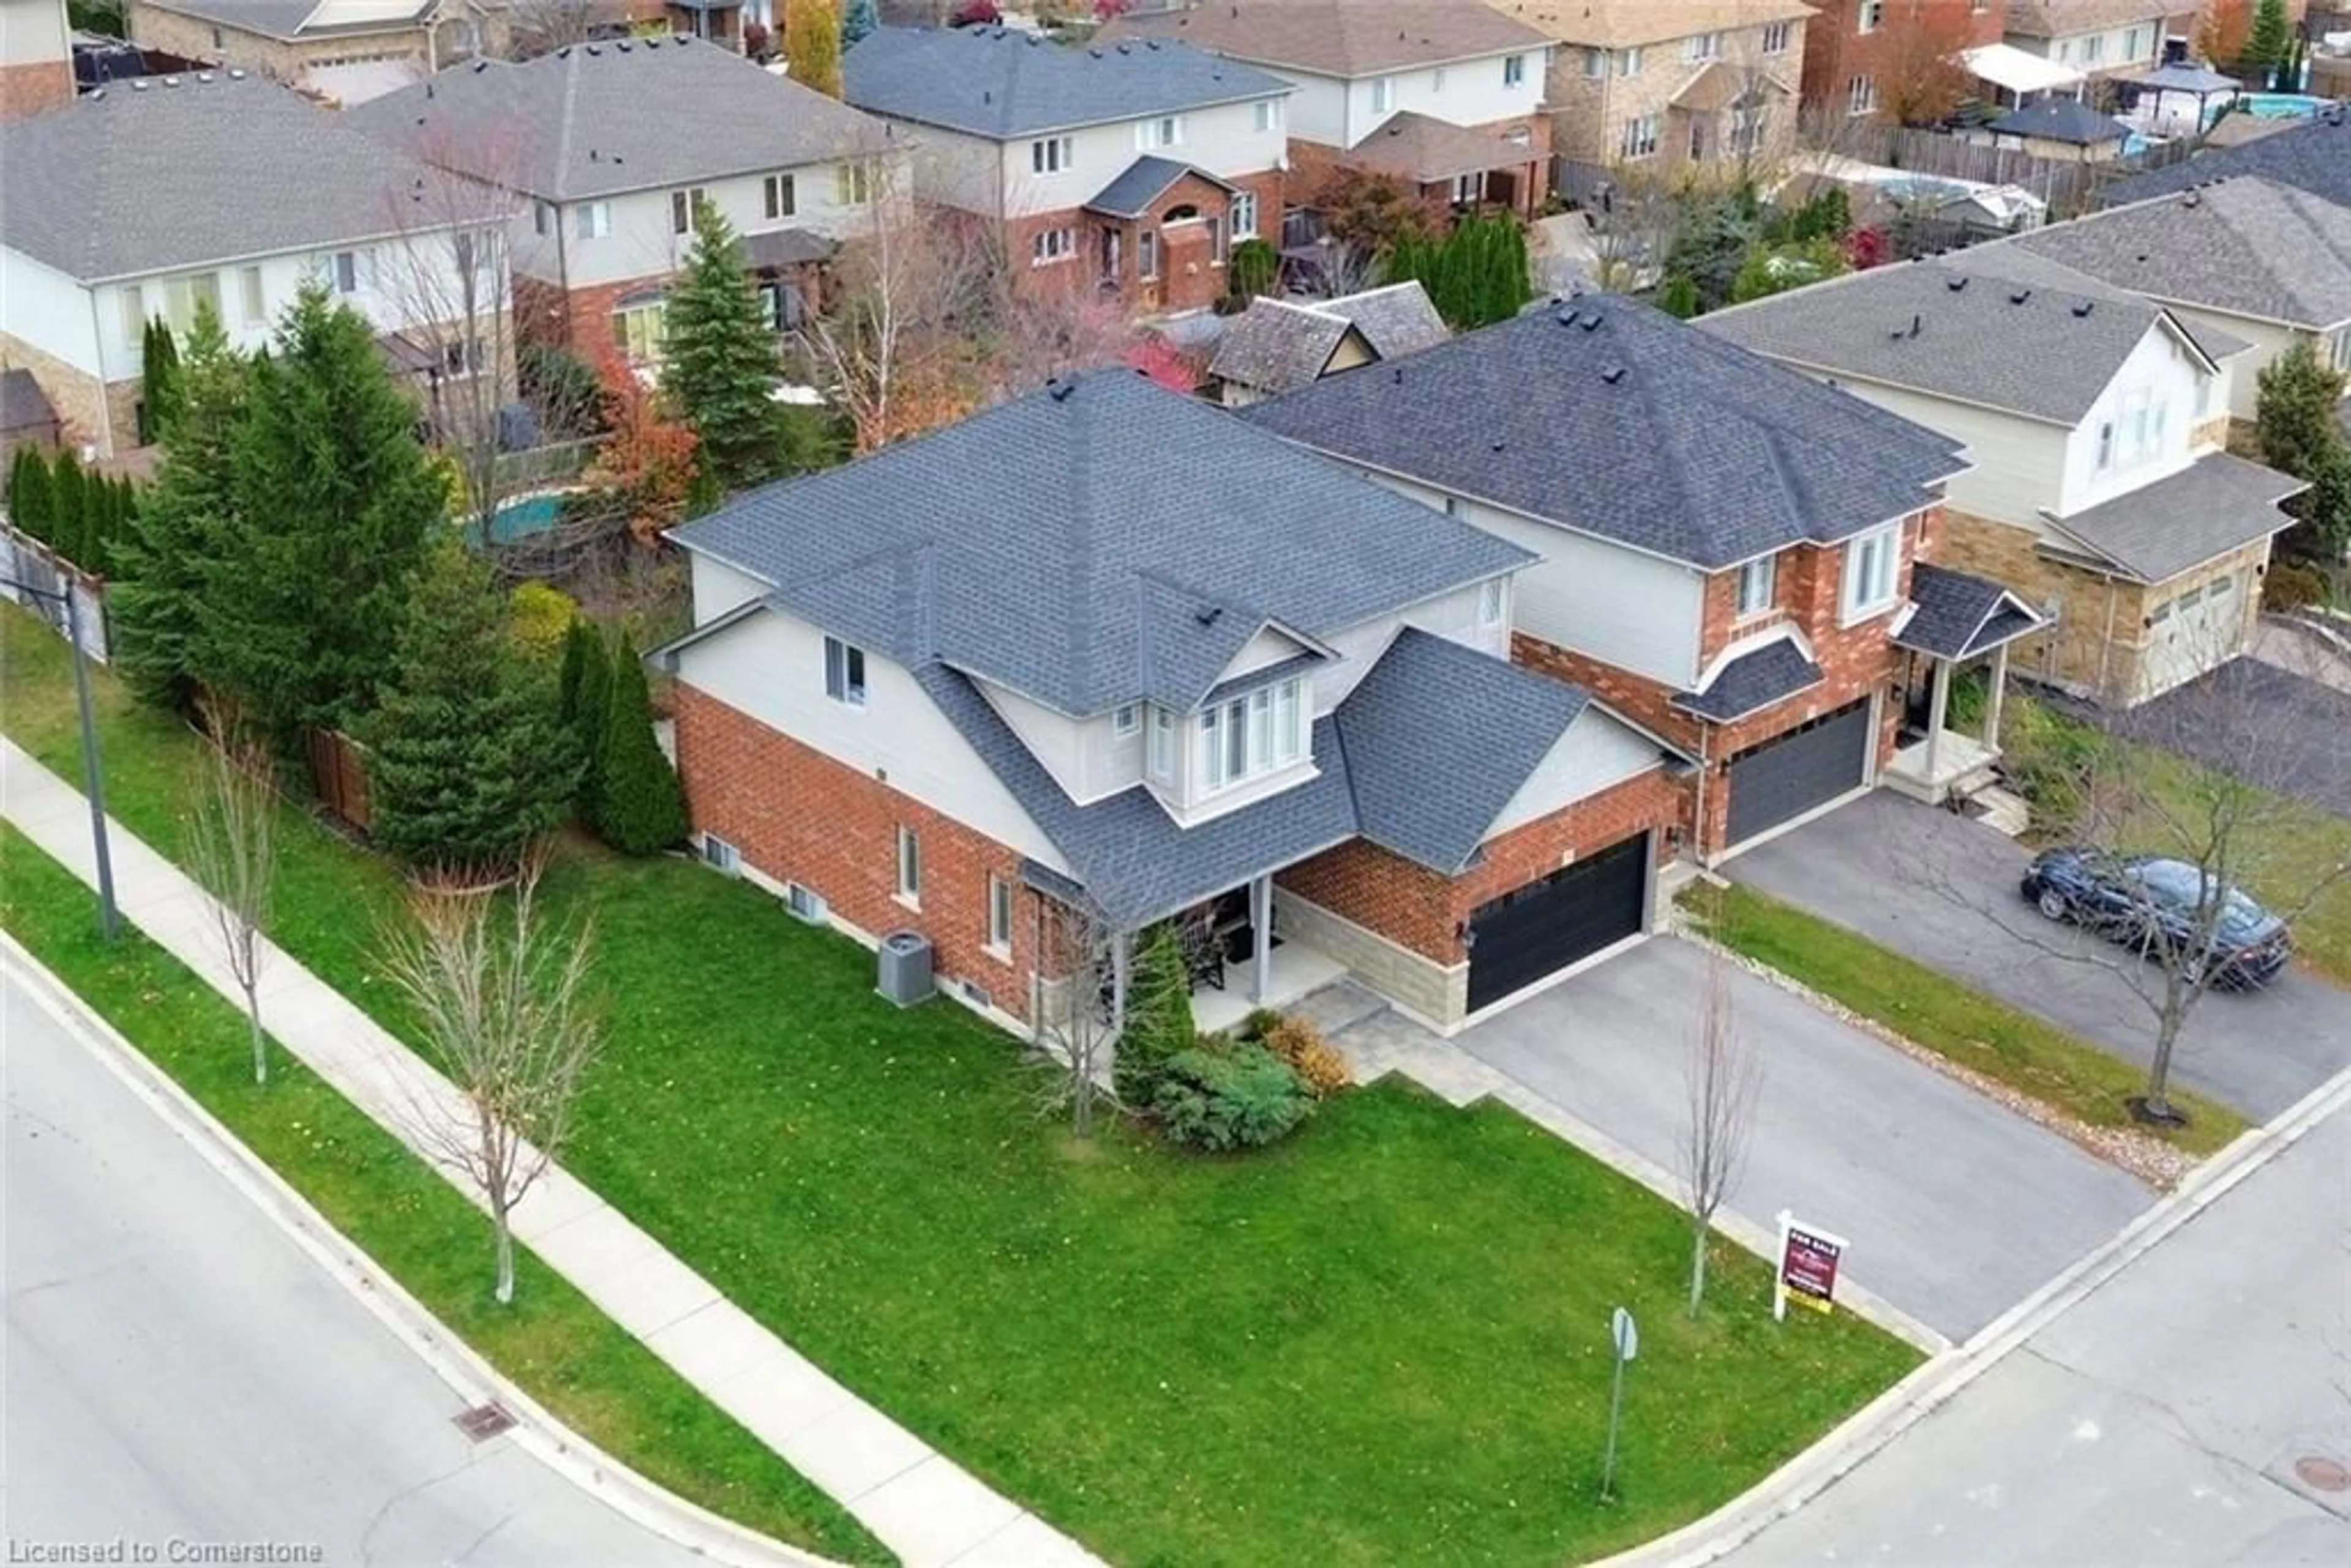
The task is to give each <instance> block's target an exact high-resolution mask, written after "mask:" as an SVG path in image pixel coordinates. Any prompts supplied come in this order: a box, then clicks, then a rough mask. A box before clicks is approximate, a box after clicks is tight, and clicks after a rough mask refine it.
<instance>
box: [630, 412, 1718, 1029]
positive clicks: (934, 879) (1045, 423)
mask: <svg viewBox="0 0 2351 1568" xmlns="http://www.w3.org/2000/svg"><path fill="white" fill-rule="evenodd" d="M844 517H853V518H855V519H857V527H855V528H843V527H842V526H841V525H842V519H843V518H844ZM673 537H674V538H675V539H676V541H677V543H678V544H679V545H680V546H681V547H682V548H683V549H684V551H685V554H686V556H687V558H688V559H689V560H690V561H691V563H692V569H693V583H694V616H695V626H694V629H693V630H692V631H691V632H688V633H686V634H685V635H684V636H683V637H681V638H680V639H678V640H677V641H676V642H674V643H671V644H670V645H668V646H667V647H666V648H664V649H661V650H658V651H656V653H655V655H654V657H656V658H658V659H660V660H662V661H663V662H664V663H665V664H667V666H668V667H669V668H671V669H672V670H673V671H674V674H675V677H676V686H675V690H676V715H677V758H678V765H679V769H680V772H681V775H682V776H683V778H684V783H685V792H686V798H687V800H688V803H689V806H690V808H691V810H692V815H693V821H694V829H695V836H696V838H697V840H698V841H699V843H700V846H701V849H702V852H703V854H704V856H705V858H706V859H708V860H710V861H711V862H715V863H716V864H719V865H722V866H726V867H728V868H731V869H735V870H737V871H739V872H740V873H742V874H744V875H745V876H747V877H750V878H752V879H754V880H756V881H758V883H760V884H761V885H762V886H765V887H767V888H768V889H770V890H772V891H774V892H776V893H778V894H779V895H780V896H782V898H783V899H784V900H785V902H786V903H787V904H788V905H789V907H790V908H791V909H792V910H793V911H794V912H795V913H796V914H799V915H801V916H802V917H803V918H806V919H810V920H816V921H828V922H830V923H831V924H832V925H835V926H838V927H840V928H841V929H843V930H846V931H848V932H850V933H852V935H855V936H859V937H861V938H862V939H863V940H865V941H867V942H869V943H872V942H873V941H874V940H875V939H877V938H880V937H882V936H884V935H885V934H888V933H891V932H893V931H897V930H902V929H903V930H911V931H913V932H915V933H918V934H919V935H920V936H923V937H924V938H925V939H926V940H927V941H928V942H929V944H930V946H931V949H932V952H933V954H934V967H935V971H936V973H937V975H938V976H939V977H940V979H941V982H942V985H943V988H945V989H946V990H947V992H948V993H949V994H950V995H953V996H955V997H957V998H960V999H962V1000H963V1001H965V1002H966V1003H967V1004H968V1005H971V1006H973V1007H976V1008H978V1009H981V1010H982V1011H984V1012H986V1013H987V1014H988V1015H990V1016H992V1017H995V1018H997V1019H998V1020H1000V1021H1002V1022H1005V1023H1007V1024H1008V1025H1009V1026H1012V1027H1017V1028H1023V1029H1035V1028H1038V1027H1040V1025H1046V1024H1050V1020H1051V1019H1053V1018H1054V1017H1055V1016H1057V1014H1058V1013H1059V1010H1060V1009H1062V1008H1065V1007H1094V1006H1101V1007H1102V1009H1104V1011H1105V1013H1106V1014H1107V1015H1108V1016H1110V1017H1111V1018H1113V1019H1117V1018H1119V1017H1121V1016H1123V990H1124V984H1125V977H1126V974H1127V971H1128V964H1127V963H1126V961H1125V954H1126V953H1127V952H1128V951H1129V950H1130V949H1131V946H1132V942H1133V938H1134V935H1135V934H1136V933H1137V932H1139V931H1142V930H1143V929H1144V928H1145V927H1148V926H1151V925H1155V923H1158V922H1161V921H1174V922H1175V923H1176V925H1177V928H1178V931H1179V933H1180V934H1181V936H1182V938H1183V941H1184V945H1185V950H1186V956H1187V960H1188V962H1189V965H1190V968H1191V974H1192V977H1193V980H1194V984H1195V986H1196V988H1197V995H1196V999H1195V1006H1196V1016H1197V1018H1198V1020H1199V1022H1200V1024H1201V1026H1202V1027H1203V1028H1207V1029H1217V1028H1222V1027H1227V1026H1228V1025H1230V1024H1232V1023H1235V1022H1238V1019H1240V1017H1241V1016H1242V1014H1243V1013H1244V1012H1245V1011H1246V1010H1248V1009H1249V1008H1251V1007H1254V1006H1260V1005H1265V1006H1279V1005H1281V1004H1283V1003H1286V1002H1289V1001H1292V1000H1295V999H1296V998H1299V997H1300V996H1301V995H1303V994H1304V993H1305V992H1307V991H1309V990H1311V989H1313V988H1317V987H1319V986H1322V985H1324V984H1327V983H1328V982H1330V981H1331V980H1332V979H1334V978H1336V977H1339V976H1341V975H1342V974H1344V973H1348V972H1352V973H1353V974H1354V975H1355V977H1357V978H1358V979H1360V980H1361V981H1363V982H1364V984H1365V985H1367V986H1370V987H1371V988H1374V989H1375V990H1377V991H1379V992H1380V993H1382V994H1383V995H1384V996H1385V997H1387V998H1389V999H1390V1000H1392V1001H1394V1002H1395V1004H1396V1005H1397V1006H1398V1007H1400V1008H1402V1009H1405V1010H1406V1011H1408V1012H1410V1013H1412V1014H1414V1015H1415V1016H1416V1017H1418V1018H1420V1019H1423V1020H1424V1021H1426V1022H1427V1023H1429V1024H1431V1025H1433V1026H1435V1027H1437V1028H1439V1029H1447V1030H1449V1029H1451V1028H1453V1027H1456V1026H1458V1024H1459V1023H1461V1022H1462V1021H1463V1019H1466V1018H1468V1017H1472V1016H1475V1015H1477V1014H1479V1013H1481V1012H1485V1011H1488V1010H1489V1009H1493V1008H1495V1007H1497V1006H1499V1005H1500V1004H1502V1003H1503V1002H1505V1001H1506V1000H1508V999H1510V998H1512V997H1513V996H1516V995H1520V994H1522V993H1523V992H1524V991H1526V990H1527V989H1528V988H1530V987H1532V986H1534V985H1536V984H1538V983H1540V982H1541V981H1542V980H1544V979H1546V978H1548V977H1552V976H1554V975H1557V974H1559V973H1561V972H1562V971H1563V970H1564V969H1566V968H1567V967H1570V966H1572V965H1574V964H1576V963H1578V962H1580V961H1582V960H1584V959H1588V958H1591V957H1593V956H1595V955H1597V954H1600V953H1603V952H1604V951H1606V950H1608V949H1610V948H1612V947H1614V946H1616V945H1618V944H1620V943H1623V942H1625V941H1628V940H1630V939H1632V938H1634V937H1635V936H1639V935H1640V934H1641V933H1642V932H1643V931H1644V930H1646V928H1647V927H1648V926H1649V925H1650V924H1651V923H1652V921H1653V919H1654V918H1655V911H1656V906H1657V896H1656V873H1657V870H1658V868H1659V866H1660V865H1661V863H1662V862H1664V861H1665V860H1666V859H1667V857H1668V856H1669V855H1670V852H1671V847H1672V842H1673V836H1674V835H1673V831H1672V830H1673V824H1674V822H1675V821H1676V820H1677V816H1678V814H1679V813H1680V811H1681V810H1682V808H1681V804H1680V802H1681V798H1682V796H1683V794H1684V792H1685V789H1686V786H1685V784H1684V783H1683V781H1682V780H1681V779H1679V778H1677V768H1679V766H1680V763H1679V759H1678V758H1677V756H1676V754H1675V753H1674V751H1673V750H1672V749H1671V748H1670V747H1667V746H1666V745H1664V744H1663V743H1661V742H1660V741H1659V740H1658V739H1657V738H1656V737H1654V736H1653V735H1650V734H1647V733H1645V732H1644V731H1643V730H1642V729H1641V728H1638V727H1635V725H1634V724H1633V723H1630V722H1627V721H1626V720H1625V718H1623V717H1620V716H1618V715H1617V714H1616V713H1614V711H1612V710H1611V709H1610V707H1609V706H1606V705H1605V704H1604V702H1603V701H1601V700H1598V699H1596V698H1594V697H1593V695H1590V694H1589V693H1587V692H1584V691H1582V690H1579V689H1577V688H1575V687H1573V686H1571V685H1565V684H1562V683H1559V682H1555V681H1552V680H1549V679H1547V678H1545V677H1542V676H1538V675H1535V674H1531V673H1530V672H1528V671H1526V670H1523V669H1520V668H1519V667H1517V666H1515V665H1513V664H1511V663H1510V659H1509V653H1510V601H1511V596H1512V593H1513V591H1514V589H1513V580H1514V579H1515V578H1516V577H1517V576H1518V574H1519V573H1520V570H1522V569H1523V568H1525V567H1526V566H1528V565H1529V563H1530V561H1531V556H1530V555H1529V553H1528V552H1527V551H1525V550H1523V549H1519V548H1518V547H1516V546H1513V545H1511V544H1510V543H1508V542H1506V541H1504V540H1502V539H1499V538H1495V537H1494V536H1493V535H1492V534H1490V533H1489V532H1487V531H1485V530H1482V529H1479V528H1471V527H1469V526H1468V524H1466V523H1461V522H1457V521H1454V520H1451V519H1448V518H1446V517H1441V516H1437V515H1436V514H1434V513H1432V512H1430V511H1429V510H1427V509H1426V508H1425V507H1420V506H1417V505H1416V504H1414V503H1413V502H1411V501H1408V500H1406V499H1405V498H1403V497H1399V496H1396V495H1395V494H1394V493H1392V492H1391V491H1390V490H1388V489H1386V488H1384V487H1383V486H1378V485H1374V484H1370V483H1366V482H1365V481H1364V480H1363V479H1361V478H1358V477H1357V476H1354V475H1352V474H1350V473H1348V472H1347V471H1346V470H1345V469H1343V468H1342V467H1340V466H1338V465H1335V464H1332V463H1329V462H1326V461H1324V460H1323V459H1322V458H1319V457H1316V456H1314V455H1311V454H1310V453H1307V452H1303V451H1301V450H1300V449H1298V448H1297V447H1295V446H1292V445H1290V444H1288V443H1285V442H1282V441H1280V440H1277V439H1276V438H1274V437H1273V436H1271V435H1270V434H1265V433H1264V432H1261V431H1258V430H1254V429H1251V428H1250V427H1249V425H1248V424H1247V423H1243V422H1242V421H1241V420H1239V419H1238V418H1236V417H1234V416H1233V415H1231V414H1229V413H1224V412H1222V411H1220V410H1217V409H1215V408H1212V407H1210V406H1208V405H1207V404H1206V403H1203V402H1200V401H1199V400H1197V399H1196V398H1189V397H1186V396H1184V395H1182V394H1180V393H1176V392H1169V391H1167V390H1166V389H1165V388H1162V387H1159V386H1156V385H1155V384H1154V383H1152V382H1150V381H1149V380H1148V379H1147V378H1145V377H1143V376H1140V375H1137V374H1135V373H1134V372H1133V371H1098V372H1094V373H1092V374H1089V375H1085V376H1082V377H1080V378H1077V379H1075V380H1072V381H1066V382H1055V383H1053V384H1051V385H1050V386H1049V387H1048V388H1047V389H1046V390H1044V391H1041V392H1037V393H1034V394H1032V395H1030V396H1028V397H1025V398H1022V399H1019V400H1018V401H1016V402H1009V403H1006V404H1002V405H999V406H998V407H997V408H994V409H991V410H989V411H987V412H986V413H981V414H979V415H977V416H976V417H974V418H972V419H969V420H967V421H965V422H964V423H959V424H956V425H952V426H949V427H947V428H946V429H944V430H940V431H937V432H935V433H933V434H928V435H925V436H923V437H921V438H919V439H916V440H913V441H907V442H903V443H900V444H896V445H893V446H888V447H884V448H883V449H882V450H881V451H879V452H876V453H874V454H872V455H869V456H866V457H862V458H860V459H859V460H857V461H856V462H853V463H852V464H850V465H847V466H845V467H841V468H836V469H832V470H831V471H829V472H826V473H823V474H818V475H813V476H808V477H805V478H800V479H795V480H790V481H787V482H785V483H782V484H778V485H773V486H768V487H767V488H765V489H762V490H758V491H756V492H753V493H752V494H750V495H748V496H745V497H739V498H737V500H735V501H733V502H732V503H730V504H729V505H727V506H726V507H723V508H721V509H720V510H719V511H717V512H716V513H714V514H712V515H711V516H710V517H705V518H703V519H701V520H699V521H696V522H694V523H690V524H688V525H686V526H685V527H684V528H681V529H679V530H677V531H676V532H675V533H674V536H673ZM1063 909H1078V910H1082V911H1085V912H1088V913H1089V914H1090V915H1091V916H1092V920H1093V922H1094V923H1095V925H1097V927H1098V928H1099V929H1101V930H1102V932H1103V933H1104V934H1105V935H1114V936H1115V937H1116V939H1117V945H1118V947H1119V950H1120V955H1121V956H1120V959H1119V960H1118V961H1117V962H1116V963H1114V964H1113V966H1111V967H1112V970H1113V974H1112V976H1111V977H1109V978H1108V980H1107V983H1105V984H1102V985H1101V986H1096V985H1095V984H1093V983H1092V981H1091V979H1089V980H1086V981H1081V984H1080V985H1078V986H1077V987H1076V988H1075V994H1072V990H1071V987H1069V986H1068V985H1067V983H1066V979H1065V977H1066V976H1067V974H1068V972H1069V971H1068V967H1067V965H1066V963H1065V961H1064V960H1063V959H1062V958H1061V956H1058V955H1057V954H1056V952H1055V948H1056V946H1057V944H1059V943H1060V942H1061V941H1063V940H1065V939H1066V936H1067V934H1068V929H1069V928H1068V925H1067V924H1066V923H1065V922H1064V920H1063V919H1062V917H1061V914H1060V912H1061V910H1063Z"/></svg>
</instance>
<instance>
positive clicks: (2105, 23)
mask: <svg viewBox="0 0 2351 1568" xmlns="http://www.w3.org/2000/svg"><path fill="white" fill-rule="evenodd" d="M2171 15H2172V7H2171V5H2170V4H2169V0H2009V6H2008V16H2007V18H2006V21H2005V23H2004V26H2006V28H2007V30H2008V31H2009V32H2011V33H2014V34H2016V35H2017V36H2019V37H2026V38H2057V37H2070V36H2071V35H2073V34H2075V33H2091V32H2096V31H2097V30H2099V29H2100V28H2103V27H2124V26H2129V25H2130V24H2131V23H2133V22H2147V23H2152V24H2154V25H2155V26H2158V27H2159V26H2162V25H2163V23H2164V20H2165V18H2167V17H2168V16H2171Z"/></svg>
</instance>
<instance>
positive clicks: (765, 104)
mask: <svg viewBox="0 0 2351 1568" xmlns="http://www.w3.org/2000/svg"><path fill="white" fill-rule="evenodd" d="M345 112H346V113H347V114H348V115H349V116H350V119H351V120H352V122H353V123H355V124H357V125H359V126H360V127H361V128H362V129H363V130H366V131H370V132H371V133H373V134H375V135H376V136H379V137H381V138H382V139H384V140H385V141H389V142H392V143H394V144H397V145H399V146H401V147H402V148H403V149H405V150H406V151H408V152H410V153H412V154H413V155H414V156H416V157H418V158H421V159H423V160H424V161H425V162H429V163H432V164H434V165H435V166H437V167H440V168H443V169H446V170H451V171H454V172H457V173H460V174H464V175H466V176H469V177H471V178H474V179H476V180H480V181H482V182H484V183H487V184H489V185H492V186H496V187H499V188H502V189H505V190H508V191H511V192H513V193H515V194H516V196H517V197H518V198H519V200H518V201H517V217H516V219H515V221H514V224H513V226H512V235H511V241H510V249H511V251H512V254H513V258H514V278H515V282H514V291H515V308H516V314H517V327H518V330H519V331H520V334H521V336H522V338H523V340H525V341H527V342H532V341H536V342H548V343H556V344H561V345H564V346H566V347H569V349H571V350H573V351H575V352H577V353H580V354H581V355H583V356H587V357H590V358H591V359H592V358H593V357H595V356H597V355H599V354H601V353H603V352H605V351H607V350H612V349H618V350H619V351H620V352H621V353H622V355H623V356H624V357H626V358H627V359H629V360H632V361H639V362H643V363H653V362H657V361H659V360H660V358H661V352H662V337H663V320H664V296H665V295H666V293H667V291H668V287H669V284H670V282H671V280H672V279H673V278H674V277H675V276H676V274H677V271H678V268H679V267H681V266H682V265H683V264H684V260H685V257H686V255H687V253H688V251H689V250H691V248H692V246H693V244H694V225H695V212H696V210H697V204H699V203H702V202H707V203H709V204H711V205H712V206H715V207H716V209H717V210H718V211H719V212H720V213H722V214H725V216H726V219H727V221H728V222H729V223H730V224H731V225H733V226H734V229H735V231H736V233H737V234H738V235H741V236H742V240H743V247H744V252H745V260H746V262H747V266H748V268H749V271H750V273H751V275H752V276H753V277H754V278H755V280H756V281H757V283H758V287H759V290H760V293H761V297H762V298H763V299H764V301H765V302H766V307H767V310H768V318H769V319H770V321H771V322H772V324H773V325H774V326H775V328H776V329H777V330H778V331H779V332H781V331H787V330H789V329H792V328H794V327H796V326H797V325H798V324H799V321H800V319H802V318H803V316H804V315H805V314H806V313H807V312H808V311H809V310H810V309H812V308H816V306H817V305H818V303H819V301H820V296H821V291H822V287H823V270H824V267H825V264H826V263H827V262H829V261H830V260H831V257H832V256H833V255H834V254H835V253H836V252H837V251H838V250H839V249H840V247H841V245H842V244H843V243H844V242H846V241H851V240H854V239H856V238H857V237H859V236H860V235H863V234H865V233H867V232H869V231H870V230H871V228H872V225H873V223H874V221H875V219H874V213H873V204H874V203H875V202H876V201H878V200H883V199H886V198H887V197H888V195H889V193H890V192H891V191H892V190H893V188H894V186H896V185H897V184H899V183H902V174H901V171H902V170H903V166H904V150H903V149H902V148H901V147H900V145H899V141H898V138H897V136H896V134H895V133H894V132H893V129H892V128H891V127H889V126H887V125H884V124H883V123H882V122H881V121H880V120H874V119H872V117H871V116H868V115H864V114H861V113H859V112H858V111H857V110H853V109H851V108H849V107H848V106H846V105H844V104H841V103H839V102H837V101H835V100H834V99H830V98H827V97H825V96H824V95H823V94H822V93H820V92H813V91H810V89H807V88H804V87H801V86H800V85H799V84H798V83H797V82H793V81H790V80H788V79H787V78H783V77H780V76H777V75H774V74H773V73H771V72H768V71H767V70H763V69H762V68H759V67H758V66H756V65H754V64H752V63H751V62H750V61H749V60H747V59H745V58H743V57H741V56H740V55H737V54H735V53H732V52H731V51H729V50H727V49H726V48H723V47H718V46H716V45H712V44H708V43H705V42H701V41H699V40H695V39H691V38H684V37H669V38H636V39H625V38H624V39H618V40H614V41H612V42H609V43H601V44H581V45H575V46H572V47H568V48H562V49H559V50H557V51H555V52H554V53H553V54H549V55H542V56H540V57H538V58H536V59H532V60H528V61H525V62H523V63H521V64H519V65H509V64H506V63H504V62H500V61H483V62H480V63H478V64H475V65H473V66H467V67H462V68H458V69H456V70H452V71H444V72H442V73H441V74H439V75H438V76H435V77H433V78H429V79H427V80H425V81H423V82H419V83H418V84H416V85H415V86H414V87H412V88H408V89H402V91H399V92H395V93H391V94H387V95H386V96H384V97H382V98H379V99H374V100H373V101H371V102H369V103H366V104H363V105H361V106H360V107H359V108H357V109H353V110H346V111H345Z"/></svg>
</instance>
